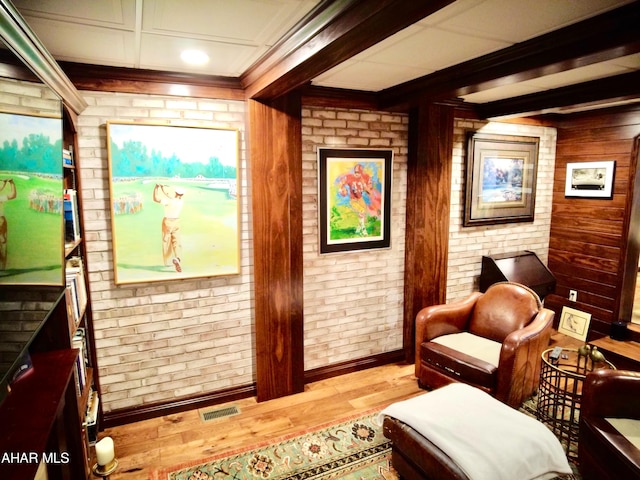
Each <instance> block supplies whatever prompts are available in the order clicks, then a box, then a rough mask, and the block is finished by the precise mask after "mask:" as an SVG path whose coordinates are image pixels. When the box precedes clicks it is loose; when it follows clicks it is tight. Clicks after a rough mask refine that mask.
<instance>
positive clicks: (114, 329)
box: [78, 92, 254, 412]
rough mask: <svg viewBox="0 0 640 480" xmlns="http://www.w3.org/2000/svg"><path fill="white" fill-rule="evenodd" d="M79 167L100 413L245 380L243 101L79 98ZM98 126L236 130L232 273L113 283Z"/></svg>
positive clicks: (248, 356)
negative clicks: (237, 232) (235, 264)
mask: <svg viewBox="0 0 640 480" xmlns="http://www.w3.org/2000/svg"><path fill="white" fill-rule="evenodd" d="M83 96H84V98H85V99H86V100H87V102H88V103H89V107H88V108H87V109H86V110H85V111H84V112H83V113H82V115H80V117H79V132H78V141H79V158H80V162H81V167H82V170H81V183H82V196H83V209H84V225H85V236H86V240H87V248H88V255H87V256H88V259H87V263H88V268H89V274H90V283H91V295H92V305H93V316H94V325H95V336H96V347H97V351H98V365H99V369H100V382H101V387H102V401H103V404H104V407H105V411H107V412H109V411H112V410H117V409H122V408H128V407H134V406H140V405H144V404H149V403H155V402H161V401H171V400H174V399H176V398H180V397H183V396H191V395H198V394H202V393H206V392H212V391H217V390H221V389H225V388H229V387H233V386H238V385H247V384H250V383H251V382H252V381H253V363H254V352H253V348H252V343H253V342H252V340H253V338H252V333H251V330H252V320H253V314H252V310H251V292H252V257H251V254H250V252H251V246H250V240H249V239H250V235H251V234H250V231H251V222H250V218H249V211H248V208H249V203H250V202H249V200H248V195H247V175H248V171H247V162H246V153H245V152H246V149H245V144H244V128H245V127H244V125H245V104H244V102H233V101H218V100H203V99H190V98H176V97H160V96H146V95H129V94H107V93H95V92H84V93H83ZM107 120H123V121H150V122H162V123H168V124H172V125H203V126H214V127H224V128H236V129H238V130H239V131H240V136H241V142H242V145H241V184H240V192H239V193H240V198H241V274H240V275H233V276H224V277H211V278H202V279H187V280H180V281H173V282H154V283H140V284H128V285H118V286H116V285H115V284H114V281H113V280H114V274H113V253H112V252H113V250H112V235H111V220H110V209H109V172H108V160H107V139H106V128H105V123H106V121H107Z"/></svg>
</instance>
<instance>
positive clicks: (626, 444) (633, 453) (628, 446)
mask: <svg viewBox="0 0 640 480" xmlns="http://www.w3.org/2000/svg"><path fill="white" fill-rule="evenodd" d="M639 399H640V372H630V371H624V370H596V371H594V372H591V373H589V374H588V375H587V377H586V379H585V380H584V384H583V386H582V402H581V411H580V432H579V440H578V460H579V462H580V474H581V475H582V478H583V479H584V480H596V479H597V480H608V479H611V480H614V479H615V480H617V479H622V478H624V479H629V480H631V479H639V478H640V450H638V448H637V447H635V446H634V445H633V444H632V443H631V442H630V441H629V440H628V439H627V438H626V437H625V436H624V435H623V434H622V433H621V432H620V431H619V430H617V429H616V428H615V427H614V426H613V425H612V424H611V423H609V422H608V421H607V420H606V418H615V419H628V420H630V421H633V420H639V421H640V401H639Z"/></svg>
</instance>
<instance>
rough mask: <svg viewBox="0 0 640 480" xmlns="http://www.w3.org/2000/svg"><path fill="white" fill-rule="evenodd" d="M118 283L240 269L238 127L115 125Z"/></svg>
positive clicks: (112, 164)
mask: <svg viewBox="0 0 640 480" xmlns="http://www.w3.org/2000/svg"><path fill="white" fill-rule="evenodd" d="M107 136H108V139H109V176H110V193H111V202H110V203H111V223H112V229H113V249H114V274H115V283H116V284H124V283H137V282H155V281H166V280H175V279H183V278H195V277H211V276H218V275H232V274H237V273H239V271H240V232H239V212H240V210H239V205H238V187H239V176H238V168H239V161H238V152H239V150H238V149H239V139H238V131H237V130H227V129H219V128H202V127H182V126H168V125H155V124H144V123H127V122H108V123H107Z"/></svg>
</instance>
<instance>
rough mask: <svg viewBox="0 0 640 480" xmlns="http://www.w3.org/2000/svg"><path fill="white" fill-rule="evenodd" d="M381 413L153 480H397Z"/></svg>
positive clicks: (181, 468)
mask: <svg viewBox="0 0 640 480" xmlns="http://www.w3.org/2000/svg"><path fill="white" fill-rule="evenodd" d="M377 417H378V411H375V412H370V413H368V414H366V415H364V416H360V417H357V418H352V419H349V420H343V421H340V422H338V423H333V424H331V425H325V426H324V427H321V428H318V429H316V430H311V431H309V432H306V433H305V434H303V435H297V436H289V437H285V438H282V439H279V440H274V441H273V443H270V444H262V445H258V446H254V447H249V448H248V449H243V450H236V451H233V452H226V453H224V454H221V455H220V456H217V457H213V458H209V459H206V460H200V461H199V462H197V463H192V464H188V465H178V466H175V467H171V468H168V469H162V470H158V471H155V472H153V473H152V474H151V480H231V479H233V480H248V479H251V480H258V479H270V480H284V479H289V480H302V479H305V480H329V479H344V480H360V479H363V478H366V479H367V480H398V475H397V473H396V472H395V470H393V468H392V467H391V444H390V442H389V440H387V439H386V438H385V437H384V435H383V434H382V425H381V424H379V423H378V421H377Z"/></svg>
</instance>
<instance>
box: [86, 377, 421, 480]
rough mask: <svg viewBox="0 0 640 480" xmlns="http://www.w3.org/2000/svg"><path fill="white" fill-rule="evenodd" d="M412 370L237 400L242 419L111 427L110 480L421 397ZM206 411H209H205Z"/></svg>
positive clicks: (162, 420)
mask: <svg viewBox="0 0 640 480" xmlns="http://www.w3.org/2000/svg"><path fill="white" fill-rule="evenodd" d="M413 371H414V366H413V365H406V364H391V365H385V366H382V367H376V368H372V369H368V370H363V371H360V372H355V373H350V374H348V375H343V376H340V377H335V378H331V379H328V380H323V381H320V382H316V383H312V384H309V385H307V386H306V388H305V391H304V392H303V393H300V394H297V395H291V396H288V397H285V398H279V399H275V400H270V401H268V402H262V403H258V402H256V399H255V397H252V398H247V399H243V400H238V401H236V402H233V403H231V404H225V405H217V406H215V407H212V408H221V407H224V406H230V405H235V406H237V407H238V408H239V410H240V414H239V415H235V416H232V417H227V418H224V419H218V420H213V421H209V422H206V423H205V422H203V421H202V420H201V419H200V412H199V410H193V411H188V412H184V413H180V414H175V415H167V416H164V417H159V418H154V419H150V420H145V421H141V422H136V423H132V424H129V425H123V426H119V427H114V428H110V429H107V430H105V431H104V432H101V433H100V435H99V438H102V437H105V436H111V437H112V438H113V441H114V444H115V450H116V456H117V458H118V460H119V467H118V470H117V471H116V473H114V474H113V475H111V477H110V478H111V480H121V479H122V480H124V479H126V480H147V479H148V478H149V473H150V471H152V470H153V469H154V468H159V467H170V466H172V465H176V464H180V463H183V462H190V461H197V460H200V459H202V458H205V457H208V456H212V455H217V454H219V453H223V452H225V451H227V450H233V449H237V448H244V447H248V446H251V445H253V444H257V443H260V442H262V441H265V440H270V439H274V438H278V437H281V436H284V435H288V434H293V433H297V432H299V431H301V430H304V429H307V428H311V427H315V426H318V425H322V424H324V423H327V422H331V421H335V420H336V419H340V418H342V417H349V416H351V415H357V414H359V413H362V412H365V411H367V410H371V409H373V408H383V407H384V406H386V405H389V404H391V403H393V402H396V401H399V400H403V399H406V398H410V397H412V396H415V395H418V394H420V393H423V392H424V390H420V389H419V388H418V385H417V382H416V379H415V376H414V374H413ZM205 410H209V409H205Z"/></svg>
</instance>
